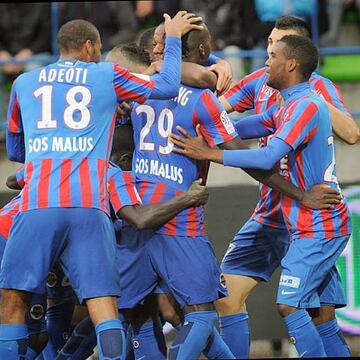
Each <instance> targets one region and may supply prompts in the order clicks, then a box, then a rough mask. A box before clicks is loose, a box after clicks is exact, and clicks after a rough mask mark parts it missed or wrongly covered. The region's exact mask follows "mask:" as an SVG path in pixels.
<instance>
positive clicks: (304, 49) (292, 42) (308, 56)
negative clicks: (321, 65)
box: [280, 35, 319, 81]
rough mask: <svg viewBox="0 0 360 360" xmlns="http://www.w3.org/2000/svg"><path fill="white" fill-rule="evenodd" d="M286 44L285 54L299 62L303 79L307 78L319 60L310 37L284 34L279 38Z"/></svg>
mask: <svg viewBox="0 0 360 360" xmlns="http://www.w3.org/2000/svg"><path fill="white" fill-rule="evenodd" d="M280 41H281V42H283V43H285V44H286V50H285V56H286V57H287V58H288V59H295V60H296V61H297V62H298V63H299V69H300V72H301V74H302V76H303V78H304V80H306V81H307V80H309V78H310V76H311V73H312V72H313V71H315V69H316V67H317V65H318V62H319V53H318V50H317V48H316V46H315V44H314V43H313V42H312V40H311V39H309V38H307V37H304V36H300V35H285V36H283V37H282V38H281V39H280Z"/></svg>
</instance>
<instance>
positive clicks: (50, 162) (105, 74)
mask: <svg viewBox="0 0 360 360" xmlns="http://www.w3.org/2000/svg"><path fill="white" fill-rule="evenodd" d="M113 78H114V72H113V65H112V64H110V63H100V64H96V63H84V62H80V61H75V60H70V59H68V60H61V61H59V62H57V63H54V64H50V65H48V66H46V67H43V68H39V69H36V70H33V71H31V72H29V73H24V74H22V75H21V76H20V77H19V78H18V79H17V80H16V82H15V84H14V91H15V97H14V100H13V102H14V103H16V102H17V103H18V104H10V108H9V111H13V112H14V114H12V116H11V118H10V121H9V122H10V124H9V127H10V128H12V130H13V131H14V128H15V131H16V126H18V127H20V128H21V127H23V131H24V135H25V136H24V140H25V149H26V159H25V188H24V192H23V197H22V205H21V209H22V210H23V211H24V210H28V209H35V208H44V207H59V206H60V207H94V208H99V209H102V210H106V211H107V208H108V205H107V201H106V199H107V195H106V186H105V182H106V176H105V174H106V166H107V159H108V156H109V149H110V147H111V142H112V136H111V135H112V131H111V129H112V127H113V124H114V121H112V120H114V116H115V111H116V105H117V98H116V94H115V91H114V85H113ZM14 105H18V106H14ZM17 109H18V112H19V113H16V110H17ZM19 130H20V131H21V130H22V129H19Z"/></svg>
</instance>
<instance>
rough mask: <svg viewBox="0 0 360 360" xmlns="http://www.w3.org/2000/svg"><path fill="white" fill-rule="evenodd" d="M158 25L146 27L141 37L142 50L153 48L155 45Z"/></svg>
mask: <svg viewBox="0 0 360 360" xmlns="http://www.w3.org/2000/svg"><path fill="white" fill-rule="evenodd" d="M155 29H156V27H155V26H154V27H152V28H150V29H146V30H145V31H144V32H143V33H142V34H141V35H140V38H139V46H140V49H141V50H142V51H144V50H148V51H149V50H151V49H152V46H153V38H154V32H155Z"/></svg>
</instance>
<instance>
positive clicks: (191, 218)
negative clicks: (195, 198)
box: [186, 207, 199, 236]
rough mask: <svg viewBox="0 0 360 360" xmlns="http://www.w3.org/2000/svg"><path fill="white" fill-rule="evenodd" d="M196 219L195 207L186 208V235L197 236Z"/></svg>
mask: <svg viewBox="0 0 360 360" xmlns="http://www.w3.org/2000/svg"><path fill="white" fill-rule="evenodd" d="M198 235H199V229H198V219H197V208H196V207H191V208H189V209H188V213H187V219H186V236H198Z"/></svg>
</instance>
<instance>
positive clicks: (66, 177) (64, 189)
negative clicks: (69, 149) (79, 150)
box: [59, 159, 72, 207]
mask: <svg viewBox="0 0 360 360" xmlns="http://www.w3.org/2000/svg"><path fill="white" fill-rule="evenodd" d="M71 168H72V161H71V159H64V160H62V161H61V166H60V185H59V197H60V207H71V192H70V174H71Z"/></svg>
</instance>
